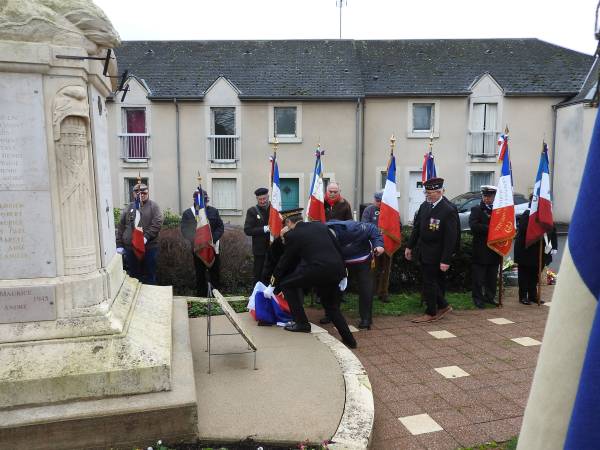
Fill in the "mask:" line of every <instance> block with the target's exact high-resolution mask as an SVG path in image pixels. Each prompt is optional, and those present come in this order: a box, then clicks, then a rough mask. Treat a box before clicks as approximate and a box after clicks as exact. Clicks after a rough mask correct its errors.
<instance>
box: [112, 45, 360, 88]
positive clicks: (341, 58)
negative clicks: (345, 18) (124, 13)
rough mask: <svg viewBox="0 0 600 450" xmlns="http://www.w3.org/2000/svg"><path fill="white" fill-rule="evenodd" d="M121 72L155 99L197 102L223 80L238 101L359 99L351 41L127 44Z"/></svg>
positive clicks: (120, 57)
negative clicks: (141, 82)
mask: <svg viewBox="0 0 600 450" xmlns="http://www.w3.org/2000/svg"><path fill="white" fill-rule="evenodd" d="M116 53H117V61H118V63H119V67H120V69H121V70H123V69H125V68H128V69H129V70H130V71H131V72H133V73H134V74H135V75H136V76H138V77H140V78H143V79H144V80H145V81H146V83H147V84H148V85H149V87H150V89H151V90H152V95H153V96H155V97H163V96H164V97H174V96H178V97H180V96H181V97H185V96H192V97H193V96H202V95H203V93H204V92H205V91H206V90H207V89H208V88H209V87H210V86H211V84H212V83H213V82H214V81H215V80H216V79H217V78H218V77H219V76H221V75H222V76H224V77H226V78H227V79H228V80H230V81H231V82H232V83H233V84H234V85H235V86H236V87H237V88H238V89H239V90H240V97H241V98H252V97H263V98H288V97H292V98H296V97H299V98H300V97H309V98H310V97H318V98H325V97H336V98H337V97H353V98H356V97H357V96H361V95H362V93H363V87H362V78H361V71H360V66H359V65H358V64H357V58H356V55H355V50H354V45H353V42H352V41H346V40H343V41H341V40H333V41H324V40H318V41H312V40H306V41H300V40H294V41H129V42H124V43H123V45H122V46H121V47H120V48H118V49H117V50H116Z"/></svg>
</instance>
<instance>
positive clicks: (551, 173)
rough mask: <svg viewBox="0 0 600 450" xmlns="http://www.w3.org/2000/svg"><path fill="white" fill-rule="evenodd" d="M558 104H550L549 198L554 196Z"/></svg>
mask: <svg viewBox="0 0 600 450" xmlns="http://www.w3.org/2000/svg"><path fill="white" fill-rule="evenodd" d="M557 106H558V105H552V160H551V162H550V195H551V197H550V198H552V199H553V198H554V160H555V159H556V118H557V116H558V108H557Z"/></svg>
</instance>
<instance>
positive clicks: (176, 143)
mask: <svg viewBox="0 0 600 450" xmlns="http://www.w3.org/2000/svg"><path fill="white" fill-rule="evenodd" d="M173 104H174V105H175V153H176V156H177V204H178V205H179V211H178V212H179V214H181V211H182V206H181V155H180V146H179V103H177V98H174V99H173Z"/></svg>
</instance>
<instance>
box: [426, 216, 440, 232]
mask: <svg viewBox="0 0 600 450" xmlns="http://www.w3.org/2000/svg"><path fill="white" fill-rule="evenodd" d="M439 229H440V219H434V218H433V217H432V218H430V219H429V231H438V230H439Z"/></svg>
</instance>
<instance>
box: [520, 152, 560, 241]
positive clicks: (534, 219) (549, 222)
mask: <svg viewBox="0 0 600 450" xmlns="http://www.w3.org/2000/svg"><path fill="white" fill-rule="evenodd" d="M553 227H554V219H553V217H552V199H551V197H550V168H549V164H548V146H547V145H546V143H544V150H543V151H542V154H541V155H540V164H539V166H538V172H537V176H536V178H535V185H534V187H533V198H532V199H531V212H530V213H529V222H528V224H527V235H526V236H525V246H526V247H529V246H530V245H532V244H535V243H536V242H537V241H539V240H540V239H541V238H542V237H543V236H544V233H547V232H549V231H551V230H552V228H553Z"/></svg>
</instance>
